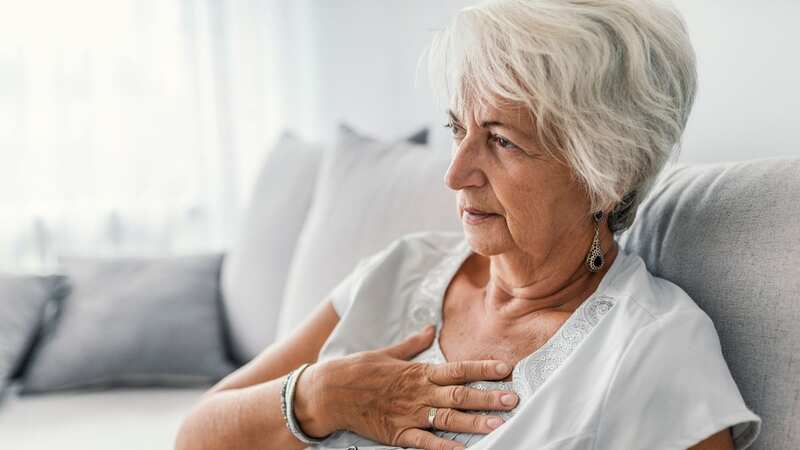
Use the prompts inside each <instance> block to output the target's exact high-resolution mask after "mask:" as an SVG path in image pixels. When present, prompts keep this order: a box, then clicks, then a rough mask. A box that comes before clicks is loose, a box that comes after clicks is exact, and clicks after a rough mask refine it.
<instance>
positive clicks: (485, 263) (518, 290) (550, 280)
mask: <svg viewBox="0 0 800 450" xmlns="http://www.w3.org/2000/svg"><path fill="white" fill-rule="evenodd" d="M606 231H607V229H606ZM585 252H586V251H585V250H584V252H582V253H583V254H577V252H574V251H573V252H563V253H561V255H562V257H561V258H553V257H549V258H546V263H544V264H540V265H539V266H535V265H534V264H532V263H531V260H532V258H529V257H527V258H526V255H525V254H524V253H521V252H516V253H514V254H511V255H509V254H501V255H493V256H490V257H489V258H486V257H481V258H479V260H478V261H477V262H476V263H475V264H477V265H478V267H477V269H473V270H477V271H478V273H481V274H482V276H481V277H478V278H473V279H474V280H475V282H476V283H478V286H483V293H484V295H483V299H484V305H483V307H484V310H485V311H484V312H485V314H487V317H492V318H494V319H497V320H498V321H500V322H504V323H509V324H511V323H514V322H517V321H525V320H527V319H528V318H530V317H532V316H536V315H539V314H541V313H543V312H551V311H562V312H572V311H574V310H575V309H576V308H577V307H578V306H580V304H581V303H583V301H584V300H586V299H587V298H588V297H589V296H591V295H592V293H593V292H595V291H596V290H597V287H598V286H599V285H600V281H601V280H602V279H603V277H604V276H605V274H606V273H607V272H608V269H609V268H610V267H611V264H612V263H613V262H614V260H615V259H616V256H617V254H618V253H619V249H618V246H617V244H616V242H615V241H614V239H613V236H611V233H610V231H609V232H608V233H607V235H606V236H605V239H601V252H602V253H603V257H604V260H605V263H604V264H603V268H602V269H601V270H600V271H598V272H590V271H589V270H588V269H587V268H586V264H585V259H586V254H585Z"/></svg>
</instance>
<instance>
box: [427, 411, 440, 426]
mask: <svg viewBox="0 0 800 450" xmlns="http://www.w3.org/2000/svg"><path fill="white" fill-rule="evenodd" d="M438 410H439V408H433V407H432V408H431V409H429V410H428V423H429V424H430V426H431V428H436V426H435V425H434V424H433V421H434V420H436V412H437V411H438Z"/></svg>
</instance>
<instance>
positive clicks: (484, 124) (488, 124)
mask: <svg viewBox="0 0 800 450" xmlns="http://www.w3.org/2000/svg"><path fill="white" fill-rule="evenodd" d="M488 127H503V128H507V129H509V130H511V131H513V132H515V133H518V134H520V135H522V136H523V137H525V138H527V139H531V135H530V134H528V133H526V132H525V131H523V130H520V129H519V128H517V127H515V126H513V125H509V124H507V123H503V122H500V121H499V120H487V121H484V122H481V128H488Z"/></svg>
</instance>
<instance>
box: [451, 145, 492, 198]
mask: <svg viewBox="0 0 800 450" xmlns="http://www.w3.org/2000/svg"><path fill="white" fill-rule="evenodd" d="M453 145H454V147H455V148H454V150H453V156H452V158H451V159H450V167H448V168H447V173H446V174H445V176H444V182H445V184H446V185H447V187H449V188H450V189H452V190H454V191H458V190H461V189H464V188H467V187H479V186H482V185H483V184H484V181H485V178H484V176H483V172H482V171H481V169H480V165H479V161H478V159H477V150H478V149H477V148H475V143H474V142H473V141H471V140H468V139H464V140H462V141H461V142H460V143H459V144H453Z"/></svg>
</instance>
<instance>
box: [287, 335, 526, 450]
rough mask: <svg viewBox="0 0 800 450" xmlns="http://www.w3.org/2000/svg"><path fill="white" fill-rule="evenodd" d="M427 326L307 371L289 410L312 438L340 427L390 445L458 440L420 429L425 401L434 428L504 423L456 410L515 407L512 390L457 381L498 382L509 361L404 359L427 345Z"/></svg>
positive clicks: (445, 445)
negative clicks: (387, 344) (434, 410)
mask: <svg viewBox="0 0 800 450" xmlns="http://www.w3.org/2000/svg"><path fill="white" fill-rule="evenodd" d="M433 330H434V328H433V327H432V326H429V327H428V328H426V329H425V330H423V331H422V332H420V333H417V334H415V335H412V336H410V337H408V338H407V339H405V340H404V341H402V342H400V343H399V344H396V345H393V346H391V347H387V348H384V349H381V350H375V351H367V352H361V353H355V354H352V355H348V356H346V357H343V358H338V359H334V360H329V361H325V362H322V363H318V364H314V365H312V366H311V367H309V368H308V369H306V371H305V372H304V373H303V375H302V376H301V377H300V379H299V380H298V386H297V391H296V392H295V403H296V406H295V408H296V409H295V414H296V416H297V419H298V421H299V422H300V425H301V427H302V429H303V430H304V431H305V432H306V433H308V434H309V435H311V436H324V435H327V434H329V433H332V432H334V431H336V430H342V429H344V430H349V431H352V432H354V433H357V434H359V435H361V436H364V437H367V438H369V439H372V440H374V441H377V442H381V443H384V444H388V445H395V446H399V447H416V448H421V449H426V450H455V449H457V448H463V445H461V444H460V443H458V442H455V441H451V440H448V439H442V438H439V437H438V436H436V435H434V434H433V433H430V432H428V431H425V430H424V429H425V428H428V427H429V426H430V425H429V424H428V418H427V417H428V412H429V411H430V408H431V407H436V408H439V410H438V412H437V414H436V418H435V420H434V426H435V427H436V428H437V429H440V430H447V431H454V432H467V433H489V432H491V431H492V430H493V429H494V428H496V427H497V426H499V425H500V424H502V422H503V420H502V419H501V418H500V417H497V416H491V415H480V414H469V413H466V412H462V411H459V410H508V409H511V408H513V407H514V405H516V403H517V400H518V399H517V396H516V394H513V393H510V392H504V391H483V390H479V389H471V388H468V387H465V386H463V384H465V383H468V382H470V381H481V380H502V379H503V378H505V377H507V376H508V374H509V373H510V372H511V366H510V365H509V364H507V363H503V362H501V361H459V362H453V363H446V364H423V363H414V362H409V361H408V360H409V359H411V358H413V357H414V356H415V355H416V354H418V353H419V352H421V351H422V350H424V349H426V348H428V347H429V346H430V345H431V343H432V342H433V339H432V338H433V337H434V332H433ZM509 396H510V397H509ZM501 397H504V398H503V400H505V401H506V402H507V403H509V404H507V403H503V401H501ZM493 425H494V426H493Z"/></svg>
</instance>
